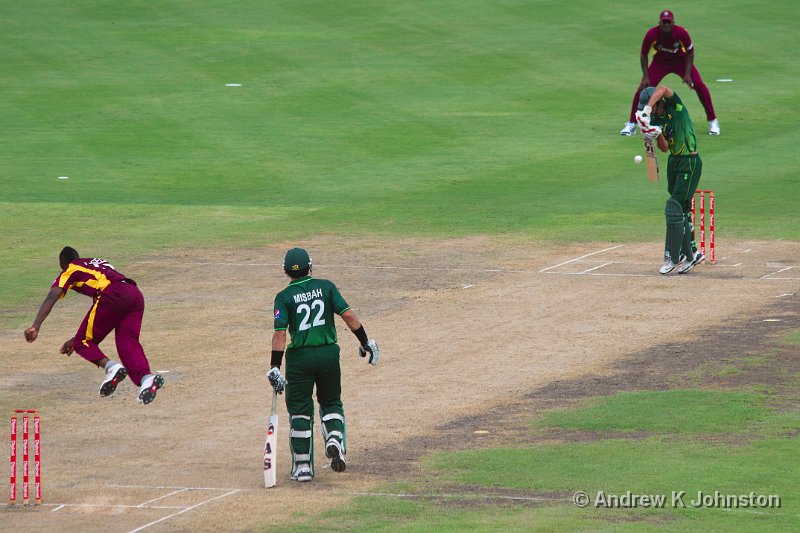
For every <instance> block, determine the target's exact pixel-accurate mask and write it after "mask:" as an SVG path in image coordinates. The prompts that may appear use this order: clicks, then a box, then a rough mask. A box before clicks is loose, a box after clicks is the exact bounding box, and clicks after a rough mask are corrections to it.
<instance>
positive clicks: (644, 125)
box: [636, 86, 705, 274]
mask: <svg viewBox="0 0 800 533" xmlns="http://www.w3.org/2000/svg"><path fill="white" fill-rule="evenodd" d="M636 122H637V123H638V124H639V128H640V129H641V131H642V135H644V136H645V137H646V138H651V139H654V140H655V139H657V138H658V136H659V135H661V134H662V133H663V134H664V138H665V139H666V141H667V145H668V147H669V152H670V153H669V159H668V160H667V192H668V193H669V195H670V196H669V199H668V200H667V204H666V206H665V208H664V215H665V217H666V221H667V236H666V242H665V245H664V248H665V251H664V266H662V267H661V269H660V270H659V272H661V273H662V274H669V273H670V272H672V271H673V270H675V268H676V267H677V266H679V265H680V268H679V269H678V273H679V274H686V273H687V272H689V271H690V270H691V269H692V268H694V267H695V265H697V264H699V263H700V262H701V261H703V260H704V259H705V256H704V255H703V253H702V252H701V251H699V250H697V245H696V244H695V242H694V226H693V225H692V214H691V211H692V198H693V197H694V193H695V191H696V190H697V185H698V184H699V183H700V174H701V173H702V170H703V161H702V160H701V159H700V156H699V155H698V154H697V136H696V135H695V133H694V126H693V124H692V119H691V118H690V117H689V111H688V109H686V106H684V105H683V102H682V101H681V99H680V97H679V96H678V95H677V94H676V93H675V92H674V91H673V90H672V89H670V88H669V87H665V86H661V87H646V88H645V89H642V92H641V95H640V97H639V111H638V112H637V113H636Z"/></svg>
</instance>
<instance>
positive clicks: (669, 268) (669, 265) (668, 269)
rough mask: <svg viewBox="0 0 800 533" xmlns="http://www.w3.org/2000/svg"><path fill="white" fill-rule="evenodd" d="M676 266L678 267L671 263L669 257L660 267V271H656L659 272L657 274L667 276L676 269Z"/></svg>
mask: <svg viewBox="0 0 800 533" xmlns="http://www.w3.org/2000/svg"><path fill="white" fill-rule="evenodd" d="M676 266H678V265H676V264H675V263H673V262H672V259H670V258H669V257H667V258H666V259H665V260H664V266H662V267H661V268H660V269H658V271H659V272H661V273H662V274H669V273H670V272H672V271H673V270H675V267H676Z"/></svg>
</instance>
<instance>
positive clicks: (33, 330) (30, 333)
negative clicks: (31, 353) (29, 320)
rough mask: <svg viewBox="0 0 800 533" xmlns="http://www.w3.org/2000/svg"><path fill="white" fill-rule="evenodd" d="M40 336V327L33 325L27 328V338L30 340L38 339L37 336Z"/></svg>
mask: <svg viewBox="0 0 800 533" xmlns="http://www.w3.org/2000/svg"><path fill="white" fill-rule="evenodd" d="M38 336H39V328H37V327H36V326H31V327H29V328H28V329H26V330H25V340H26V341H28V342H33V341H35V340H36V337H38Z"/></svg>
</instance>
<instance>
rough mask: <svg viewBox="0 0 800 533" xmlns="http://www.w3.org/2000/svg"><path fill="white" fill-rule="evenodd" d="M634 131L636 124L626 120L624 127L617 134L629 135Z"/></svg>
mask: <svg viewBox="0 0 800 533" xmlns="http://www.w3.org/2000/svg"><path fill="white" fill-rule="evenodd" d="M634 133H636V124H634V123H633V122H626V123H625V127H624V128H622V131H620V132H619V134H620V135H622V136H624V137H630V136H631V135H633V134H634Z"/></svg>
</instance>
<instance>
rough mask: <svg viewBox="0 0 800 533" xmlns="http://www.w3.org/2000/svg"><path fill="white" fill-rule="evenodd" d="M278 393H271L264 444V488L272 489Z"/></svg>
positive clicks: (276, 449) (276, 435)
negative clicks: (270, 407) (270, 405)
mask: <svg viewBox="0 0 800 533" xmlns="http://www.w3.org/2000/svg"><path fill="white" fill-rule="evenodd" d="M277 407H278V393H277V391H275V390H274V389H273V391H272V412H271V413H270V415H269V427H268V428H267V442H266V443H265V444H264V486H265V487H266V488H270V487H274V486H275V485H276V484H277V479H276V478H277V475H276V470H277V467H278V466H277V461H276V458H277V455H278V413H277V410H276V409H277Z"/></svg>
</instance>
